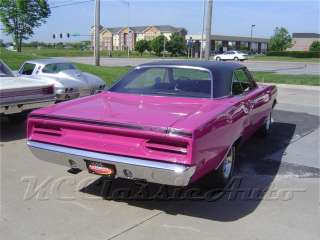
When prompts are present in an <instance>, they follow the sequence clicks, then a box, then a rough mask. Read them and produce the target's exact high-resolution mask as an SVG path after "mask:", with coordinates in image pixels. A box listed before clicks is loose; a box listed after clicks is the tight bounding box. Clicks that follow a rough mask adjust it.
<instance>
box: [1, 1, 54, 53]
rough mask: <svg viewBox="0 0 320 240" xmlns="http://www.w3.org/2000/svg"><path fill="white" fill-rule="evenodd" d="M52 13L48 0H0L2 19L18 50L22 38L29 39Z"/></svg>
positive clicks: (19, 50) (5, 29) (5, 30)
mask: <svg viewBox="0 0 320 240" xmlns="http://www.w3.org/2000/svg"><path fill="white" fill-rule="evenodd" d="M50 13H51V12H50V8H49V4H48V2H47V0H0V21H1V22H2V24H3V27H4V32H6V33H7V34H8V35H12V37H13V41H14V42H15V45H16V48H17V51H18V52H21V44H22V40H24V39H29V37H31V36H32V35H33V34H34V32H33V30H34V28H37V27H39V26H41V24H42V23H45V21H46V18H47V17H49V15H50Z"/></svg>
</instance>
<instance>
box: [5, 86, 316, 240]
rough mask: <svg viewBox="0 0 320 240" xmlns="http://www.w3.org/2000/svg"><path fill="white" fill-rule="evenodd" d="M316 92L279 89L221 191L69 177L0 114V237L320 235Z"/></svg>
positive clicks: (19, 127)
mask: <svg viewBox="0 0 320 240" xmlns="http://www.w3.org/2000/svg"><path fill="white" fill-rule="evenodd" d="M319 96H320V91H319V90H317V88H287V87H280V88H279V97H278V102H279V104H278V105H277V106H276V109H275V112H274V123H273V125H272V130H271V134H270V136H269V137H268V138H267V139H259V138H256V137H254V138H253V139H252V140H251V141H250V142H248V143H247V144H245V145H243V147H242V149H241V151H240V153H239V161H238V164H237V174H236V178H235V179H234V181H233V182H232V185H230V186H229V188H228V191H226V192H225V193H224V194H217V193H215V192H212V191H211V192H210V189H205V188H203V187H202V186H199V185H197V184H195V185H192V186H190V187H189V188H187V189H174V188H167V187H163V186H159V185H148V186H145V185H144V184H143V183H141V182H132V181H126V180H116V181H113V182H110V181H105V180H104V179H101V178H99V177H98V176H95V175H90V174H88V173H85V172H82V173H79V174H78V175H71V174H69V173H67V172H66V170H67V169H66V168H64V167H62V166H57V165H52V164H48V163H45V162H42V161H39V160H37V159H35V157H33V155H32V154H31V152H30V151H29V150H28V149H27V147H26V142H25V137H24V136H25V127H24V125H23V124H19V125H16V124H13V123H10V122H8V121H7V120H6V119H2V120H1V145H0V147H1V165H0V166H1V169H0V170H1V171H0V173H1V209H0V217H1V218H0V238H1V239H8V240H11V239H32V240H36V239H68V240H72V239H86V240H88V239H104V240H109V239H117V240H120V239H148V240H149V239H208V240H212V239H228V240H229V239H245V240H247V239H267V240H270V239H319V236H320V230H319V226H318V225H319V196H320V195H319V175H320V172H319V134H320V132H319V124H320V119H319V116H320V114H319V101H320V98H319ZM119 189H122V192H121V191H118V190H119ZM129 190H130V191H129ZM150 196H151V197H150ZM128 197H129V198H131V199H128Z"/></svg>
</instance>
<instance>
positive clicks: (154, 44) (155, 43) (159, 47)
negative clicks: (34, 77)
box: [150, 35, 165, 56]
mask: <svg viewBox="0 0 320 240" xmlns="http://www.w3.org/2000/svg"><path fill="white" fill-rule="evenodd" d="M164 38H165V36H163V35H160V36H158V37H156V38H154V39H153V40H152V41H151V43H150V45H151V49H152V51H154V52H155V54H156V55H157V56H160V54H161V52H162V51H163V45H164V41H165V40H164Z"/></svg>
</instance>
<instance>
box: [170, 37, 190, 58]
mask: <svg viewBox="0 0 320 240" xmlns="http://www.w3.org/2000/svg"><path fill="white" fill-rule="evenodd" d="M166 49H167V50H168V51H169V52H170V53H171V55H173V56H178V55H182V54H184V53H185V50H186V41H185V39H184V38H183V37H182V36H181V35H179V34H178V33H174V34H172V36H171V38H170V41H169V42H168V44H167V47H166Z"/></svg>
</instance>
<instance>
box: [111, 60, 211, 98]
mask: <svg viewBox="0 0 320 240" xmlns="http://www.w3.org/2000/svg"><path fill="white" fill-rule="evenodd" d="M143 68H181V69H191V70H199V71H205V72H207V73H208V74H209V78H210V83H211V84H210V85H211V86H210V98H211V99H213V76H212V72H211V71H210V70H209V69H207V68H204V67H197V66H186V65H161V64H160V65H159V64H155V65H153V64H150V65H149V64H148V65H140V66H136V67H135V68H133V70H132V71H134V70H135V69H137V70H138V69H143ZM120 81H121V79H120V80H119V81H116V82H115V83H114V84H113V85H112V86H111V87H110V88H109V90H110V89H112V88H113V87H114V86H115V85H116V84H118V83H119V82H120ZM180 97H181V96H180ZM195 98H197V97H195Z"/></svg>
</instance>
